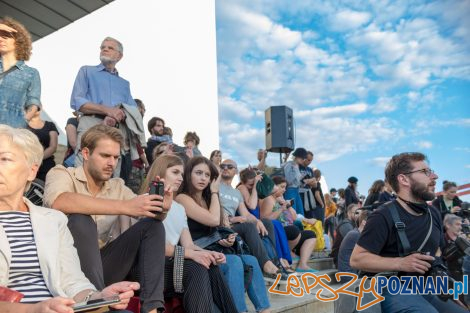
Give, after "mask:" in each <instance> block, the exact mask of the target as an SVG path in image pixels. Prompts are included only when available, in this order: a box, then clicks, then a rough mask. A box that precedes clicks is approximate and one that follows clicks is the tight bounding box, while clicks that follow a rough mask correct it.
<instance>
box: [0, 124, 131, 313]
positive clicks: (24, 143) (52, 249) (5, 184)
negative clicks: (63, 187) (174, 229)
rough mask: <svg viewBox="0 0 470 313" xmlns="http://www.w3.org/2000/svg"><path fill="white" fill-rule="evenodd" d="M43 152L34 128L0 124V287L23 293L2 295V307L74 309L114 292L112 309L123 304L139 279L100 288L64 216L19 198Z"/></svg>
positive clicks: (17, 309)
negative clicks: (86, 270) (93, 281)
mask: <svg viewBox="0 0 470 313" xmlns="http://www.w3.org/2000/svg"><path fill="white" fill-rule="evenodd" d="M43 152H44V151H43V148H42V145H41V144H40V143H39V140H38V138H37V137H36V135H34V134H33V133H32V132H30V131H28V130H26V129H14V128H12V127H10V126H6V125H0V158H1V161H0V163H1V165H0V176H1V188H0V242H1V244H0V256H1V257H0V286H1V288H2V289H6V288H5V287H7V288H9V289H11V290H14V291H16V292H17V293H21V294H22V296H23V298H22V299H21V302H22V303H9V302H6V300H7V299H4V298H2V300H0V312H3V313H7V312H14V313H22V312H32V313H36V312H37V313H42V312H70V313H72V312H73V309H72V305H74V304H75V303H77V302H85V301H87V299H98V298H103V297H107V296H112V295H115V294H119V298H120V299H121V303H118V304H116V305H114V306H113V308H115V309H124V308H126V306H127V303H128V302H129V299H130V297H132V295H133V294H134V292H133V291H134V290H137V289H138V288H139V284H137V283H132V282H117V283H115V284H112V285H110V286H108V287H106V288H104V289H103V290H102V291H101V292H98V291H97V290H96V288H95V286H93V285H92V284H91V283H90V281H89V280H88V279H87V278H86V277H85V275H83V273H82V271H81V270H80V262H79V259H78V256H77V251H76V250H75V248H74V247H73V240H72V236H71V235H70V231H69V230H68V228H67V226H66V225H67V218H66V217H65V215H64V214H62V213H61V212H58V211H55V210H51V209H46V208H43V207H39V206H36V205H34V204H33V203H31V202H30V201H29V200H28V199H26V198H24V197H23V193H24V191H25V190H27V189H28V188H29V186H30V184H31V181H32V180H33V179H34V178H35V176H36V173H37V170H38V168H39V166H40V164H41V161H42V158H43ZM4 286H5V287H4ZM2 291H3V290H2ZM10 293H14V292H10ZM14 294H16V293H14ZM2 295H5V294H3V292H2ZM15 297H16V295H15ZM8 300H12V299H8ZM4 301H5V302H4ZM13 301H14V300H13Z"/></svg>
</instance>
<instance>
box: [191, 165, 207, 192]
mask: <svg viewBox="0 0 470 313" xmlns="http://www.w3.org/2000/svg"><path fill="white" fill-rule="evenodd" d="M210 182H211V171H210V170H209V166H207V164H204V163H201V164H198V165H196V166H195V167H194V168H193V170H192V172H191V184H192V185H193V187H194V188H195V189H196V190H199V191H202V190H204V189H205V188H206V187H207V186H208V185H209V183H210Z"/></svg>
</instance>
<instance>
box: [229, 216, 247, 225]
mask: <svg viewBox="0 0 470 313" xmlns="http://www.w3.org/2000/svg"><path fill="white" fill-rule="evenodd" d="M246 221H247V218H246V216H233V217H231V218H230V223H232V224H236V223H246Z"/></svg>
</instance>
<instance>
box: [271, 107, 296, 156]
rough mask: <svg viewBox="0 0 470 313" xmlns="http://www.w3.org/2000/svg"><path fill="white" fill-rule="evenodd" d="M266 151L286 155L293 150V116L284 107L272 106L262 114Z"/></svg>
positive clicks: (288, 109)
mask: <svg viewBox="0 0 470 313" xmlns="http://www.w3.org/2000/svg"><path fill="white" fill-rule="evenodd" d="M264 117H265V130H266V150H268V151H270V152H278V153H287V152H291V151H292V150H294V146H295V143H294V115H293V112H292V109H291V108H289V107H286V106H285V105H280V106H272V107H270V108H268V109H266V111H265V112H264Z"/></svg>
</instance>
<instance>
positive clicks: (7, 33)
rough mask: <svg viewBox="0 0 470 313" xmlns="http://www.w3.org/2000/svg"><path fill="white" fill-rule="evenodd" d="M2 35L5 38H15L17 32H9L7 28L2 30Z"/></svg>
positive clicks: (0, 35) (0, 31) (0, 32)
mask: <svg viewBox="0 0 470 313" xmlns="http://www.w3.org/2000/svg"><path fill="white" fill-rule="evenodd" d="M0 37H3V38H15V34H14V33H12V32H7V31H6V30H0Z"/></svg>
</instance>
